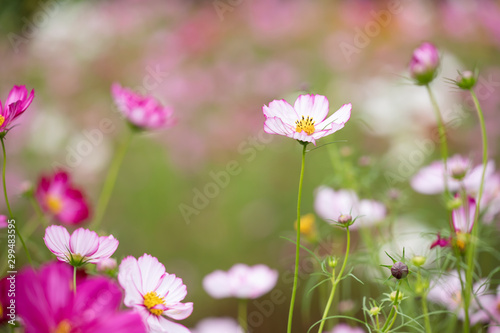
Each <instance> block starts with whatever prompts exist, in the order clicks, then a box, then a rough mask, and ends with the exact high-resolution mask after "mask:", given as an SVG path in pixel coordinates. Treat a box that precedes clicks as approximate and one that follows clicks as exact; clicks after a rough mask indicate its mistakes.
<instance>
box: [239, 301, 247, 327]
mask: <svg viewBox="0 0 500 333" xmlns="http://www.w3.org/2000/svg"><path fill="white" fill-rule="evenodd" d="M247 307H248V302H247V299H240V300H239V302H238V322H239V323H240V327H241V329H242V331H243V332H244V333H246V332H247V331H248V320H247Z"/></svg>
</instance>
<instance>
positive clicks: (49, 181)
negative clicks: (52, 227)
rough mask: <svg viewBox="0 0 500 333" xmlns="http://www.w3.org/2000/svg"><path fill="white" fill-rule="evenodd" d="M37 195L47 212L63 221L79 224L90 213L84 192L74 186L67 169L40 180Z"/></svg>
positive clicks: (41, 205)
mask: <svg viewBox="0 0 500 333" xmlns="http://www.w3.org/2000/svg"><path fill="white" fill-rule="evenodd" d="M35 197H36V199H37V201H38V203H39V204H40V207H42V209H43V210H44V211H45V212H47V213H49V214H51V215H52V216H54V218H56V219H57V220H58V221H59V222H62V223H66V224H70V225H73V224H78V223H81V222H83V221H85V220H86V219H87V218H88V217H89V215H90V213H89V205H88V203H87V201H86V199H85V197H84V195H83V193H82V192H81V191H80V190H79V189H77V188H76V187H74V186H73V184H72V183H71V179H70V176H69V174H68V173H67V172H65V171H57V172H56V173H55V174H53V175H50V176H48V177H46V176H43V177H42V178H41V179H40V181H39V182H38V186H37V188H36V192H35Z"/></svg>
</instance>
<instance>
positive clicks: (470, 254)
mask: <svg viewBox="0 0 500 333" xmlns="http://www.w3.org/2000/svg"><path fill="white" fill-rule="evenodd" d="M470 94H471V96H472V100H473V101H474V105H475V107H476V111H477V116H478V118H479V124H480V125H481V137H482V143H483V173H482V175H481V183H480V185H479V193H478V194H477V202H476V211H475V214H474V224H473V225H472V232H471V237H470V246H469V247H468V248H467V271H466V273H465V295H464V311H465V321H464V332H469V327H470V318H469V307H470V302H471V295H472V285H473V281H472V280H473V275H474V266H475V258H476V247H477V237H478V234H479V231H478V229H479V223H478V222H479V212H480V204H481V198H482V196H483V191H484V178H485V175H486V166H487V164H488V137H487V136H486V124H485V121H484V115H483V111H482V109H481V105H480V104H479V100H478V98H477V96H476V93H475V92H474V90H472V89H470ZM466 216H468V215H466Z"/></svg>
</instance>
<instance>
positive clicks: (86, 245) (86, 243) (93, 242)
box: [69, 228, 99, 257]
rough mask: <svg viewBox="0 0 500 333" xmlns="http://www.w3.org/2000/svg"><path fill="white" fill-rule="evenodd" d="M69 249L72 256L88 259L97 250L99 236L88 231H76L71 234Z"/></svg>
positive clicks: (81, 229) (80, 229)
mask: <svg viewBox="0 0 500 333" xmlns="http://www.w3.org/2000/svg"><path fill="white" fill-rule="evenodd" d="M69 248H70V250H71V253H73V254H80V255H82V256H84V257H90V256H91V255H93V254H94V253H95V252H96V251H97V250H98V249H99V236H98V235H97V234H96V233H95V232H94V231H91V230H88V229H83V228H79V229H76V230H75V231H74V232H73V233H72V234H71V237H70V240H69Z"/></svg>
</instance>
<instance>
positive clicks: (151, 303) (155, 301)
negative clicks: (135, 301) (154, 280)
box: [144, 291, 165, 316]
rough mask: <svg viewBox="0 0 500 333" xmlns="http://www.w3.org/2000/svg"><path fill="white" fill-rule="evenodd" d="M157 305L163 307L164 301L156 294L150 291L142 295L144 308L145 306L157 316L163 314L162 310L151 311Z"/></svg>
mask: <svg viewBox="0 0 500 333" xmlns="http://www.w3.org/2000/svg"><path fill="white" fill-rule="evenodd" d="M159 304H163V305H165V300H164V299H163V298H161V297H159V296H158V294H157V293H156V292H154V291H151V292H149V293H147V294H146V295H144V306H146V307H147V308H148V310H149V312H151V313H152V314H154V315H157V316H159V315H161V314H162V313H163V310H162V309H153V308H154V307H155V306H157V305H159Z"/></svg>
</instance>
